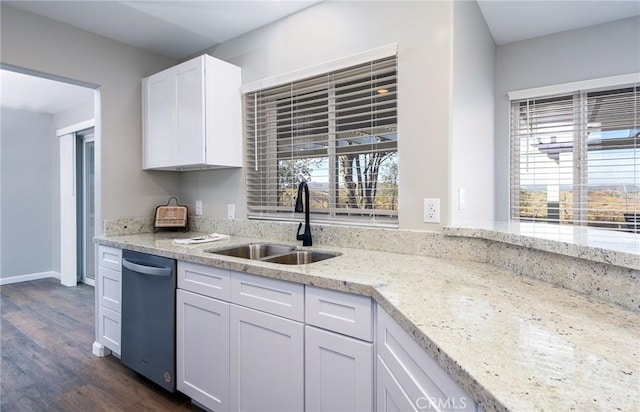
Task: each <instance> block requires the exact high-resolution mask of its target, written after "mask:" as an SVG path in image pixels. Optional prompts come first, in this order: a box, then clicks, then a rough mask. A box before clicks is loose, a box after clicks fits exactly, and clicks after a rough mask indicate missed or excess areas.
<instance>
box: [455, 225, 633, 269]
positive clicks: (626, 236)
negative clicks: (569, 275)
mask: <svg viewBox="0 0 640 412" xmlns="http://www.w3.org/2000/svg"><path fill="white" fill-rule="evenodd" d="M443 233H444V234H445V235H447V236H461V237H473V238H481V239H487V240H493V241H497V242H503V243H507V244H512V245H517V246H522V247H528V248H532V249H538V250H543V251H546V252H551V253H558V254H561V255H566V256H571V257H575V258H580V259H585V260H591V261H594V262H600V263H607V264H611V265H615V266H620V267H624V268H628V269H634V270H640V235H637V234H632V233H625V232H619V231H613V230H605V229H596V228H587V227H574V226H564V225H551V224H545V223H530V222H491V223H485V224H473V225H468V226H464V227H445V228H444V229H443Z"/></svg>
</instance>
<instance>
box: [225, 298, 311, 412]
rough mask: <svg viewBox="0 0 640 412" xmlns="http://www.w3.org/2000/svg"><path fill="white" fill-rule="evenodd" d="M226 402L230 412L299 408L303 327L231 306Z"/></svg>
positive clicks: (302, 371) (302, 378)
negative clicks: (229, 360)
mask: <svg viewBox="0 0 640 412" xmlns="http://www.w3.org/2000/svg"><path fill="white" fill-rule="evenodd" d="M230 315H231V316H230V318H231V323H230V331H231V339H230V343H231V347H230V359H231V378H230V381H231V401H230V407H231V410H233V411H259V412H266V411H283V412H284V411H302V410H303V409H304V385H303V382H304V357H303V350H304V326H303V324H302V323H300V322H296V321H293V320H289V319H285V318H282V317H279V316H275V315H271V314H268V313H264V312H259V311H257V310H253V309H249V308H245V307H242V306H237V305H233V304H232V305H231V313H230Z"/></svg>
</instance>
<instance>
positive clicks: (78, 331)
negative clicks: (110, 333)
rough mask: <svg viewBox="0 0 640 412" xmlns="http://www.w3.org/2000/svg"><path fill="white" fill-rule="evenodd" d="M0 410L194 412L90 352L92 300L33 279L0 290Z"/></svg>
mask: <svg viewBox="0 0 640 412" xmlns="http://www.w3.org/2000/svg"><path fill="white" fill-rule="evenodd" d="M0 315H1V316H0V317H1V324H0V341H1V342H0V343H1V344H0V354H1V355H2V360H1V362H0V386H1V387H2V391H1V393H0V410H2V411H3V412H10V411H82V412H85V411H91V412H93V411H199V410H200V409H199V408H198V407H196V406H194V405H192V404H191V403H190V401H189V399H188V398H187V397H186V396H184V395H182V394H179V393H176V394H173V395H172V394H169V393H167V392H166V391H164V390H162V389H160V388H159V387H157V386H156V385H154V384H153V383H151V382H150V381H148V380H146V379H145V378H143V377H142V376H140V375H138V374H136V373H135V372H133V371H131V370H130V369H128V368H126V367H124V366H123V365H122V364H121V363H120V361H119V360H118V359H117V358H115V357H113V356H107V357H104V358H98V357H96V356H94V355H93V354H92V353H91V347H92V345H93V341H94V294H93V288H92V287H91V286H87V285H79V286H77V287H70V288H69V287H65V286H62V285H60V282H59V281H58V280H56V279H41V280H36V281H30V282H21V283H15V284H11V285H5V286H2V287H1V288H0Z"/></svg>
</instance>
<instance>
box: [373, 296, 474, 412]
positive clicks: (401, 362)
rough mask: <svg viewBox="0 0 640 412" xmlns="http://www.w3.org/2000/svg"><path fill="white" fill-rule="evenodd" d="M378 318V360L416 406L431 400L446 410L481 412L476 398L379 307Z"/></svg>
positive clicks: (426, 403)
mask: <svg viewBox="0 0 640 412" xmlns="http://www.w3.org/2000/svg"><path fill="white" fill-rule="evenodd" d="M376 317H377V325H376V334H377V339H376V341H377V347H378V358H379V360H381V361H382V362H383V363H384V365H386V367H387V368H388V370H389V371H390V372H391V374H392V375H393V377H394V378H395V379H396V380H397V382H398V384H399V385H400V386H401V387H402V390H403V391H404V393H405V394H406V395H407V397H408V398H409V399H410V400H411V402H412V403H413V404H414V405H420V404H422V405H425V407H426V406H427V405H428V403H429V400H431V401H432V402H434V403H435V404H436V405H439V407H440V408H441V409H444V410H450V409H451V410H453V409H455V410H458V411H474V412H475V411H476V410H477V409H476V403H475V401H474V400H473V398H472V397H471V396H469V394H467V393H466V391H465V390H464V389H462V387H461V386H460V385H458V383H457V382H456V381H455V380H454V379H453V378H452V377H451V376H449V374H448V373H447V372H446V371H445V370H444V369H442V367H441V366H440V365H439V364H438V362H436V360H435V359H433V358H432V357H431V356H429V354H427V353H426V352H425V350H424V349H423V348H422V347H420V345H418V344H417V343H416V342H415V341H414V340H413V338H412V337H411V336H410V335H409V334H408V333H407V332H406V331H405V330H404V329H402V328H401V327H400V325H398V324H397V323H396V322H395V321H394V320H393V319H392V318H391V316H389V315H388V314H387V313H386V312H385V311H384V309H382V308H381V307H379V306H378V310H377V313H376ZM447 405H448V406H447ZM444 406H447V407H444Z"/></svg>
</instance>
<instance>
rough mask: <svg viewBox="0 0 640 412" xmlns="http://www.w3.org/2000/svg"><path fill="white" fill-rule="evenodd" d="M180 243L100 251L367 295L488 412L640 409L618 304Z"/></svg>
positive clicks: (391, 263)
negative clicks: (244, 255)
mask: <svg viewBox="0 0 640 412" xmlns="http://www.w3.org/2000/svg"><path fill="white" fill-rule="evenodd" d="M196 235H197V233H193V232H191V233H188V234H186V235H184V236H185V237H193V236H196ZM178 236H179V235H177V234H175V233H173V234H171V233H168V234H157V235H153V234H150V233H147V234H139V235H127V236H109V237H101V238H97V239H96V242H97V243H99V244H102V245H107V246H113V247H118V248H123V249H130V250H135V251H139V252H144V253H151V254H156V255H161V256H166V257H171V258H175V259H179V260H185V261H190V262H195V263H201V264H205V265H211V266H216V267H221V268H226V269H230V270H235V271H242V272H248V273H253V274H256V275H262V276H267V277H272V278H277V279H284V280H288V281H293V282H300V283H304V284H309V285H315V286H319V287H325V288H330V289H335V290H341V291H346V292H353V293H358V294H362V295H368V296H372V297H373V298H374V299H375V300H376V302H377V303H378V304H380V305H381V306H382V307H383V308H384V309H385V310H386V311H387V312H388V313H389V314H390V315H391V316H392V317H393V318H394V319H395V320H396V321H397V322H398V323H399V324H400V325H401V326H402V327H403V328H404V329H405V330H406V331H407V332H408V333H409V334H410V335H412V336H413V337H414V339H415V340H416V341H417V342H418V344H420V345H421V346H422V347H423V348H424V349H425V350H426V351H427V353H429V354H430V355H432V356H433V357H434V358H436V359H437V361H438V362H439V364H440V365H441V366H442V367H443V368H444V369H445V370H446V371H447V372H448V373H449V374H450V375H451V376H452V377H453V378H454V379H455V380H456V381H457V382H458V383H459V384H460V385H461V386H462V387H463V388H464V389H466V390H467V391H468V392H469V394H470V395H471V396H473V397H474V398H475V399H476V400H477V401H479V402H480V403H481V404H482V406H483V407H484V408H485V409H486V410H487V411H490V410H511V411H530V410H548V411H559V410H581V411H587V410H607V411H608V410H622V411H638V410H640V355H639V352H640V315H638V314H637V313H634V312H632V311H627V310H625V309H622V308H620V307H619V306H616V305H612V304H609V303H606V302H603V301H599V300H596V299H592V298H589V297H587V296H585V295H581V294H579V293H576V292H572V291H569V290H567V289H562V288H559V287H555V286H553V285H551V284H548V283H545V282H542V281H539V280H536V279H532V278H528V277H523V276H517V275H515V274H513V273H512V272H509V271H507V270H504V269H500V268H497V267H495V266H491V265H488V264H484V263H477V262H471V261H465V260H455V259H446V258H434V257H426V256H415V255H403V254H398V253H388V252H380V251H370V250H360V249H349V248H334V247H329V246H322V247H320V248H317V249H320V250H327V251H339V252H341V253H342V255H341V256H339V257H336V258H333V259H329V260H325V261H321V262H316V263H313V264H311V265H301V266H288V265H278V264H272V263H265V262H259V261H250V260H246V259H240V258H233V257H227V256H222V255H215V254H210V253H207V252H205V250H209V249H215V248H223V247H227V246H230V245H233V244H241V243H247V242H255V241H258V242H265V241H268V240H267V239H256V238H247V237H232V238H231V239H229V240H223V241H218V242H213V243H208V244H201V245H188V246H179V245H176V244H174V243H173V241H172V238H174V237H178ZM277 243H286V242H277ZM291 244H293V245H295V243H291ZM313 249H316V248H313Z"/></svg>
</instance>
